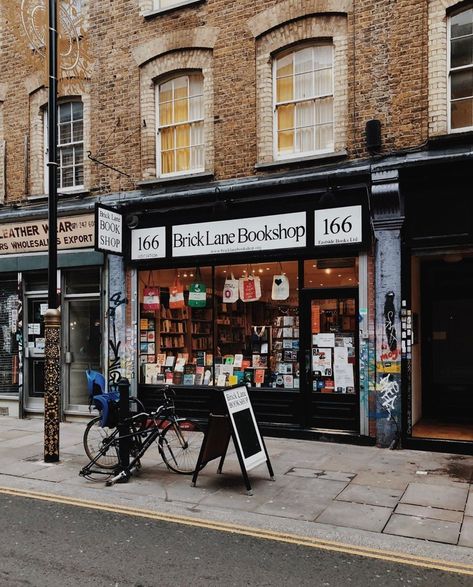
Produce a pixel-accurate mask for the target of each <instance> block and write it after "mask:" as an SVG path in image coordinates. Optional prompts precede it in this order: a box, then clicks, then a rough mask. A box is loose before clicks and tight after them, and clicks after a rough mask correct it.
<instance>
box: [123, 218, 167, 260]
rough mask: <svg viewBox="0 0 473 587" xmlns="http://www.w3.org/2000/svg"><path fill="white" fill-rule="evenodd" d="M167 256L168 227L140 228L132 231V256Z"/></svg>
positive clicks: (135, 258)
mask: <svg viewBox="0 0 473 587" xmlns="http://www.w3.org/2000/svg"><path fill="white" fill-rule="evenodd" d="M165 256H166V227H165V226H154V227H153V228H138V229H136V228H135V229H134V230H132V231H131V258H132V260H134V261H138V260H140V259H163V258H164V257H165Z"/></svg>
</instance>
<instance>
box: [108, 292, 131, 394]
mask: <svg viewBox="0 0 473 587" xmlns="http://www.w3.org/2000/svg"><path fill="white" fill-rule="evenodd" d="M127 303H128V300H127V298H125V297H124V296H123V294H122V292H121V291H120V292H116V293H114V294H112V295H111V296H110V299H109V305H108V318H109V332H110V337H109V341H108V346H109V349H110V353H109V357H108V383H109V385H110V386H111V385H113V384H116V383H117V382H118V380H119V379H120V377H121V371H120V367H121V356H120V352H121V344H122V341H121V340H120V338H119V336H118V334H117V323H116V320H117V309H118V308H119V307H120V306H122V305H124V304H127Z"/></svg>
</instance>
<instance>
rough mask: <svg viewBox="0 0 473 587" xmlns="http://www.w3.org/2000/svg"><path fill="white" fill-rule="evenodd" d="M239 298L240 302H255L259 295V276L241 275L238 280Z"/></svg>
mask: <svg viewBox="0 0 473 587" xmlns="http://www.w3.org/2000/svg"><path fill="white" fill-rule="evenodd" d="M239 289H240V299H241V301H242V302H256V301H257V300H259V299H260V297H261V282H260V278H259V277H253V276H252V275H250V276H249V277H241V278H240V282H239Z"/></svg>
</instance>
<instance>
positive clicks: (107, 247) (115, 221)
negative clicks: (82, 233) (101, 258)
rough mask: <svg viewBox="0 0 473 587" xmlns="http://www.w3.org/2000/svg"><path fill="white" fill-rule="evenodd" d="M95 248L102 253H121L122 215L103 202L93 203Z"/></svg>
mask: <svg viewBox="0 0 473 587" xmlns="http://www.w3.org/2000/svg"><path fill="white" fill-rule="evenodd" d="M95 227H96V239H95V249H96V250H97V251H102V252H104V253H114V254H115V255H122V254H123V215H122V214H121V213H120V212H117V211H116V210H114V209H113V208H109V207H108V206H104V205H103V204H96V205H95Z"/></svg>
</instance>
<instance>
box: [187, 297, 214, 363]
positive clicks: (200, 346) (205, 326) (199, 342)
mask: <svg viewBox="0 0 473 587" xmlns="http://www.w3.org/2000/svg"><path fill="white" fill-rule="evenodd" d="M191 312H192V313H191V318H190V329H191V339H192V341H191V348H192V354H193V355H194V356H195V355H196V351H211V350H212V338H213V320H212V310H211V309H210V308H193V309H192V311H191Z"/></svg>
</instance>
